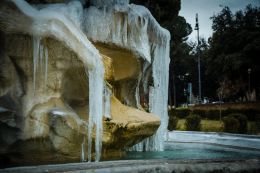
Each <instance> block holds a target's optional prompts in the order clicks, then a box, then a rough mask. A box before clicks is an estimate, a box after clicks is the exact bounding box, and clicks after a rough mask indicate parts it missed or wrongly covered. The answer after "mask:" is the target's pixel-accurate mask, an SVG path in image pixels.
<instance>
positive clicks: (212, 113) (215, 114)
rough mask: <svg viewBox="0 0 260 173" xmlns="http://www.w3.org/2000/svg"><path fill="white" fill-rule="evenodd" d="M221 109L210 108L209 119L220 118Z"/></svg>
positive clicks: (207, 113)
mask: <svg viewBox="0 0 260 173" xmlns="http://www.w3.org/2000/svg"><path fill="white" fill-rule="evenodd" d="M219 115H220V111H219V110H218V109H214V110H208V111H207V112H206V118H207V119H209V120H219V118H220V117H219Z"/></svg>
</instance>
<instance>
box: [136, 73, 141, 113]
mask: <svg viewBox="0 0 260 173" xmlns="http://www.w3.org/2000/svg"><path fill="white" fill-rule="evenodd" d="M141 79H142V73H140V74H139V75H138V82H137V85H136V88H135V101H136V107H137V108H138V109H141V105H140V94H139V86H140V81H141Z"/></svg>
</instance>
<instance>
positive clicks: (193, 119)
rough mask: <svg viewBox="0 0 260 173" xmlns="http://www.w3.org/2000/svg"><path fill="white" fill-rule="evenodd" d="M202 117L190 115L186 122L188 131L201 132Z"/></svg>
mask: <svg viewBox="0 0 260 173" xmlns="http://www.w3.org/2000/svg"><path fill="white" fill-rule="evenodd" d="M200 122H201V117H200V116H199V115H196V114H190V115H189V116H188V117H187V118H186V121H185V127H186V130H189V131H199V130H200V128H201V124H200Z"/></svg>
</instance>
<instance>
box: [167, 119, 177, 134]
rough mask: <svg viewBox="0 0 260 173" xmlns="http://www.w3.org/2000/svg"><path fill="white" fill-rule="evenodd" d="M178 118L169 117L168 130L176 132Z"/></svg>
mask: <svg viewBox="0 0 260 173" xmlns="http://www.w3.org/2000/svg"><path fill="white" fill-rule="evenodd" d="M178 121H179V118H178V117H175V116H174V117H170V118H169V124H168V130H170V131H172V130H176V129H177V124H178Z"/></svg>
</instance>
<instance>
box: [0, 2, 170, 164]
mask: <svg viewBox="0 0 260 173" xmlns="http://www.w3.org/2000/svg"><path fill="white" fill-rule="evenodd" d="M35 2H36V3H34V1H33V0H32V1H30V3H28V2H26V1H22V0H11V1H8V0H4V1H1V2H0V38H1V41H2V45H4V46H3V47H1V48H0V62H1V66H0V108H1V109H0V110H1V112H0V129H1V131H0V146H1V150H0V156H1V159H3V160H7V162H8V164H13V163H14V164H21V163H22V164H31V163H57V162H68V161H80V160H81V161H89V162H90V161H92V160H95V161H99V160H100V159H101V158H106V157H111V156H113V155H120V154H121V151H123V150H128V149H130V148H132V150H133V149H135V150H146V151H152V150H156V151H162V150H163V149H164V136H165V134H164V133H165V132H166V129H167V125H168V114H167V98H168V93H167V92H168V66H169V41H170V34H169V32H168V31H167V30H165V29H163V28H161V27H160V25H159V24H158V23H157V22H156V20H155V19H154V18H153V17H152V15H151V13H150V12H149V11H148V10H147V9H146V8H144V7H142V6H138V5H134V4H129V2H128V0H117V1H115V0H98V1H97V0H92V1H90V4H89V5H87V4H84V2H83V1H66V2H61V1H58V2H59V3H48V4H38V3H37V1H35ZM50 2H57V1H55V0H53V1H50ZM83 7H84V8H83ZM144 109H146V110H147V111H148V112H149V113H148V112H146V111H145V110H144ZM135 144H136V145H135ZM134 145H135V146H134ZM133 146H134V147H133ZM39 155H40V157H39ZM18 156H20V157H18Z"/></svg>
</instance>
